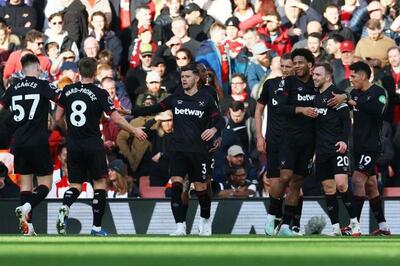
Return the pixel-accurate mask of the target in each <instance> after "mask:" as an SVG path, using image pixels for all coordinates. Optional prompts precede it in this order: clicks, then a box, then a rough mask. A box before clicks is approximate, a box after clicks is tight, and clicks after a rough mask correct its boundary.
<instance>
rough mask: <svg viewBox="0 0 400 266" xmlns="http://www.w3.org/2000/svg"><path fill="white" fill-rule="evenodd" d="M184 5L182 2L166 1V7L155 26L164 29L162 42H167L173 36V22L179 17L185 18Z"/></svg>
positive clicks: (175, 0)
mask: <svg viewBox="0 0 400 266" xmlns="http://www.w3.org/2000/svg"><path fill="white" fill-rule="evenodd" d="M181 7H182V4H181V1H180V0H166V1H165V6H164V7H163V8H162V9H161V11H160V14H159V15H158V16H157V17H156V19H155V24H156V25H159V26H160V27H161V29H162V31H161V32H162V36H161V41H162V42H163V43H165V42H167V41H168V40H169V39H171V37H172V36H173V33H172V30H171V23H172V20H173V19H175V18H178V17H184V14H183V12H182V8H181Z"/></svg>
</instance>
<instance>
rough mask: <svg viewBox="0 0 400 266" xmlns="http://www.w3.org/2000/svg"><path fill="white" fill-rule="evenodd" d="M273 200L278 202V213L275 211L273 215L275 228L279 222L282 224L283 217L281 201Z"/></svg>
mask: <svg viewBox="0 0 400 266" xmlns="http://www.w3.org/2000/svg"><path fill="white" fill-rule="evenodd" d="M275 200H277V201H279V208H278V211H276V212H275V213H276V214H275V227H277V226H278V225H279V224H280V223H281V222H282V218H283V217H282V216H283V213H282V207H283V206H282V204H283V199H275Z"/></svg>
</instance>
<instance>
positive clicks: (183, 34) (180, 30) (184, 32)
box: [171, 17, 200, 55]
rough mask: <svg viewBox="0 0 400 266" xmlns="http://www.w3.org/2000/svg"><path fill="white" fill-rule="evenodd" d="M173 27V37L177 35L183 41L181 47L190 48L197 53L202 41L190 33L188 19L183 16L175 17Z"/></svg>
mask: <svg viewBox="0 0 400 266" xmlns="http://www.w3.org/2000/svg"><path fill="white" fill-rule="evenodd" d="M171 29H172V33H173V34H174V35H173V37H177V38H179V40H180V41H181V47H185V48H187V49H189V51H190V52H191V53H192V54H193V55H195V54H196V52H197V49H199V46H200V42H199V41H196V40H195V39H193V38H191V37H190V36H189V35H188V29H189V26H188V24H187V22H186V20H185V19H184V18H182V17H178V18H174V19H173V20H172V23H171Z"/></svg>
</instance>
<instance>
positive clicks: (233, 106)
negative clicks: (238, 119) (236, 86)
mask: <svg viewBox="0 0 400 266" xmlns="http://www.w3.org/2000/svg"><path fill="white" fill-rule="evenodd" d="M229 108H230V109H232V111H233V112H237V111H239V110H242V111H244V110H245V107H244V103H242V102H241V101H233V102H232V103H231V104H230V106H229Z"/></svg>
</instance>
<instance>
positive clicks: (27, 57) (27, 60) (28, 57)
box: [21, 54, 40, 68]
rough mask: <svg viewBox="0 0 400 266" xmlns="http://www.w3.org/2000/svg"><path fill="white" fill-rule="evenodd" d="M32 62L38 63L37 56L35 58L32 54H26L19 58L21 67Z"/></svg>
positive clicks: (32, 63)
mask: <svg viewBox="0 0 400 266" xmlns="http://www.w3.org/2000/svg"><path fill="white" fill-rule="evenodd" d="M34 64H39V65H40V61H39V58H37V56H36V55H34V54H26V55H24V56H23V57H22V58H21V65H22V68H26V67H28V66H30V65H34Z"/></svg>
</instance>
